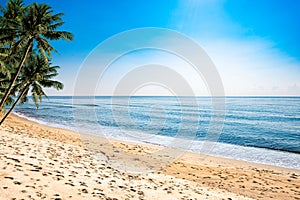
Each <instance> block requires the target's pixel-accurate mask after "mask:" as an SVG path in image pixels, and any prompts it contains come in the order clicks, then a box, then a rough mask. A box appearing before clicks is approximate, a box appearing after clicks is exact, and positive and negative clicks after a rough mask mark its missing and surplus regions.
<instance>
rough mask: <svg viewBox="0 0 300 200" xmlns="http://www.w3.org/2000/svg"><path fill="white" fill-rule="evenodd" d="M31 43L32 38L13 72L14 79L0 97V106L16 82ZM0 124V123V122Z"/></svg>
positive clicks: (0, 106)
mask: <svg viewBox="0 0 300 200" xmlns="http://www.w3.org/2000/svg"><path fill="white" fill-rule="evenodd" d="M31 45H32V40H29V42H28V46H27V49H26V52H25V54H24V56H23V58H22V61H21V62H20V64H19V67H18V71H17V73H16V74H15V77H14V79H13V80H12V81H11V82H10V85H9V87H8V88H7V90H6V92H5V94H4V97H3V98H2V99H1V103H0V108H2V107H3V106H4V103H5V101H6V99H7V98H8V96H9V95H10V92H11V89H12V87H13V85H14V83H15V82H16V80H17V78H18V76H19V74H20V72H21V70H22V67H23V64H24V62H25V60H26V58H27V56H28V53H29V50H30V49H31ZM0 125H1V123H0Z"/></svg>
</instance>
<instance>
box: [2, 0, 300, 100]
mask: <svg viewBox="0 0 300 200" xmlns="http://www.w3.org/2000/svg"><path fill="white" fill-rule="evenodd" d="M31 2H33V1H31V0H25V3H26V4H28V3H31ZM37 2H45V1H37ZM47 3H48V4H50V5H51V6H52V7H53V9H54V10H55V12H63V13H65V16H64V17H63V19H64V21H65V22H66V24H65V25H64V26H63V29H65V30H68V31H70V32H72V33H73V34H74V35H75V40H74V41H73V42H70V43H66V42H54V43H53V45H54V46H55V47H56V49H57V50H58V51H59V52H60V54H58V55H55V56H54V60H53V62H54V63H55V64H59V65H61V66H62V69H61V71H60V76H59V79H60V80H62V81H63V82H64V84H65V89H64V90H63V91H62V92H59V93H57V92H55V91H53V90H49V91H48V93H49V94H50V95H51V94H52V95H53V94H54V95H56V94H57V95H72V93H73V86H74V82H75V77H76V75H77V72H78V71H79V68H80V66H81V63H82V62H83V61H84V59H85V57H86V56H87V55H88V54H89V53H90V52H91V51H92V50H93V49H94V48H95V47H96V46H97V45H98V44H99V43H101V42H102V41H103V40H105V39H107V38H108V37H110V36H113V35H114V34H117V33H119V32H122V31H126V30H129V29H134V28H142V27H161V28H169V29H173V30H177V31H179V32H181V33H183V34H185V35H187V36H189V37H191V38H193V39H194V40H195V41H196V42H198V44H199V45H200V46H202V47H203V48H204V50H205V51H206V52H207V53H208V55H209V56H210V57H211V59H212V60H213V61H214V63H215V65H216V67H217V69H218V71H219V73H220V76H221V78H222V80H223V84H224V88H225V92H226V95H300V81H299V80H300V79H299V77H300V45H299V44H300V42H299V35H300V22H299V21H300V20H299V13H300V1H295V0H272V1H268V0H253V1H248V0H227V1H226V0H179V1H176V0H165V1H161V0H151V1H144V0H131V1H122V0H109V1H106V0H101V1H99V0H89V1H86V2H84V1H79V0H73V1H61V0H51V1H47ZM3 4H4V1H3V0H1V5H3ZM142 55H143V56H144V58H145V60H147V55H144V54H142ZM142 55H140V56H142ZM151 56H153V55H151ZM151 56H150V57H151ZM135 58H136V57H135ZM132 59H134V58H132ZM139 59H141V58H139ZM148 59H149V58H148ZM125 60H126V59H125ZM158 60H159V59H158ZM145 62H146V61H145ZM141 63H142V62H141ZM119 64H120V65H122V66H125V67H126V66H128V67H129V68H130V60H128V59H127V61H126V63H123V64H122V63H119ZM171 64H172V62H171ZM117 70H118V69H117V67H116V69H115V70H112V73H116V71H117ZM117 74H120V73H117ZM191 84H194V86H195V87H197V86H196V85H197V83H196V82H194V83H191ZM199 95H201V92H200V93H199Z"/></svg>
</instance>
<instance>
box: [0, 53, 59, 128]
mask: <svg viewBox="0 0 300 200" xmlns="http://www.w3.org/2000/svg"><path fill="white" fill-rule="evenodd" d="M59 68H60V67H59V66H50V63H49V62H48V61H46V60H45V59H44V58H43V56H41V55H34V54H33V55H31V56H30V57H29V58H28V60H27V61H26V64H25V67H24V68H23V70H22V72H21V76H20V77H19V78H18V80H17V82H18V83H17V84H16V85H15V86H14V88H13V89H12V91H19V92H18V93H19V94H18V98H17V99H16V100H15V102H14V103H13V105H12V106H11V108H10V109H9V111H8V112H7V113H6V114H5V116H4V117H3V118H2V120H1V122H0V125H1V124H2V123H3V122H4V120H5V119H6V118H7V117H8V115H9V114H10V113H11V111H12V110H13V109H14V108H15V106H16V105H17V103H18V102H21V103H25V102H27V101H28V97H27V96H28V93H29V91H31V96H32V98H33V101H34V103H35V105H36V108H38V105H39V101H40V102H41V101H42V98H43V96H46V97H47V95H46V94H45V92H44V91H43V88H55V89H56V90H61V89H63V84H62V83H61V82H58V81H55V80H52V78H54V77H55V76H57V75H58V72H57V69H59Z"/></svg>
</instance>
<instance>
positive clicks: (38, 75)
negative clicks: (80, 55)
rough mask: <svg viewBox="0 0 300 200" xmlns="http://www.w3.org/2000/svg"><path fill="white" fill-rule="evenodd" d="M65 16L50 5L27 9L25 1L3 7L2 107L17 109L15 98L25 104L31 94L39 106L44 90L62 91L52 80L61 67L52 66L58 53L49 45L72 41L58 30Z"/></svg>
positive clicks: (12, 1) (0, 25) (0, 34)
mask: <svg viewBox="0 0 300 200" xmlns="http://www.w3.org/2000/svg"><path fill="white" fill-rule="evenodd" d="M62 16H63V13H54V11H53V10H52V8H51V7H50V6H49V5H47V4H38V3H32V4H30V5H28V6H26V5H25V4H24V2H23V0H9V1H8V2H7V3H6V7H0V98H1V104H0V108H2V109H3V107H4V105H10V104H13V107H14V106H15V105H16V103H17V102H14V101H13V98H12V97H14V96H15V97H18V98H17V100H16V101H18V100H20V102H21V103H24V102H26V101H27V98H28V97H27V95H28V94H29V92H31V95H32V98H33V100H34V102H35V103H36V106H37V107H38V102H39V101H41V100H42V97H43V96H46V94H45V92H44V91H43V88H47V87H52V88H55V89H57V90H59V89H62V87H63V85H62V83H60V82H58V81H54V80H52V79H53V78H55V76H57V74H58V73H57V69H58V68H59V67H58V66H50V61H51V59H52V52H57V50H56V49H55V48H54V47H53V46H52V45H51V44H50V43H49V41H51V40H60V39H62V40H66V41H70V40H73V35H72V34H71V33H70V32H67V31H61V30H57V29H58V28H60V27H61V26H62V25H63V24H64V22H63V20H62ZM19 97H20V98H19ZM2 121H3V120H2ZM2 121H1V123H2ZM1 123H0V124H1Z"/></svg>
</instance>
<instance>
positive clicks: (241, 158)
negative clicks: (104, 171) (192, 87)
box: [13, 113, 300, 171]
mask: <svg viewBox="0 0 300 200" xmlns="http://www.w3.org/2000/svg"><path fill="white" fill-rule="evenodd" d="M13 115H14V116H17V117H20V118H24V119H26V120H29V121H33V122H35V123H37V124H41V125H45V126H50V127H53V128H58V129H63V130H68V131H73V132H75V133H76V134H79V135H86V136H89V137H91V138H93V137H96V138H97V137H100V138H105V139H106V140H107V141H118V142H126V143H136V144H141V145H152V146H153V147H154V146H159V147H162V148H164V147H167V146H166V145H164V144H159V143H156V142H144V141H132V140H126V139H124V140H123V139H119V138H117V139H116V138H107V137H105V136H97V135H95V134H93V133H79V132H77V131H76V130H75V129H76V128H75V129H74V128H73V129H72V127H70V126H66V125H57V124H54V123H49V122H46V121H42V120H38V119H35V118H34V117H27V116H25V115H22V114H19V113H13ZM161 137H162V138H161V139H162V140H164V139H169V138H168V136H161ZM164 137H167V138H164ZM170 139H172V138H170ZM195 142H197V143H198V145H201V144H200V143H202V141H198V140H197V141H195ZM211 143H213V144H211V145H213V146H214V147H213V148H212V151H210V153H206V154H204V153H202V152H197V151H195V150H194V151H193V150H192V149H189V150H179V151H183V152H187V153H194V154H197V155H198V154H201V155H205V156H212V157H218V158H224V159H230V160H237V161H242V162H249V163H253V164H258V165H267V166H271V167H279V168H288V169H292V170H299V171H300V165H299V164H298V165H296V166H291V163H290V164H289V166H287V164H286V163H285V162H281V163H278V164H277V163H274V162H273V163H271V161H266V160H257V159H253V158H252V157H251V156H250V157H248V155H247V154H248V152H249V151H252V153H253V154H254V155H258V154H260V153H265V155H266V156H270V154H271V156H274V154H276V155H277V156H278V154H281V156H280V157H275V158H273V159H272V160H276V159H280V160H281V159H282V160H283V158H286V157H289V156H290V155H288V154H291V155H295V156H299V157H300V153H295V152H291V151H283V150H276V149H268V148H263V147H254V146H241V145H237V144H228V143H221V142H211ZM218 145H220V146H221V147H220V148H222V147H223V148H224V146H225V148H226V151H231V150H232V151H235V153H234V155H235V156H232V155H231V154H232V153H231V154H229V155H228V154H227V155H220V152H221V151H220V150H218V151H217V153H214V148H216V147H217V148H218ZM228 149H229V150H228ZM233 149H235V150H233ZM176 150H178V149H176ZM238 151H239V152H238ZM261 151H263V152H261ZM243 152H244V155H243V156H240V155H239V156H236V155H237V153H239V154H241V153H243ZM201 157H203V156H201ZM298 159H299V158H298Z"/></svg>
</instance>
